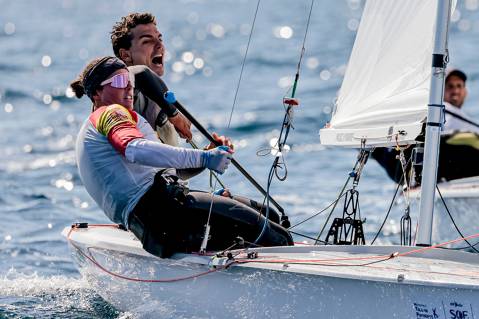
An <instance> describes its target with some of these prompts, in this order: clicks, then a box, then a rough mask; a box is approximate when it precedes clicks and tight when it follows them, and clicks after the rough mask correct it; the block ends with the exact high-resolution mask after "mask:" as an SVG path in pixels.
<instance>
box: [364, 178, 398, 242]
mask: <svg viewBox="0 0 479 319" xmlns="http://www.w3.org/2000/svg"><path fill="white" fill-rule="evenodd" d="M403 178H404V176H402V177H401V180H400V181H399V183H398V186H397V188H396V191H395V192H394V196H393V199H392V200H391V204H390V205H389V209H388V212H387V214H386V217H384V220H383V223H382V224H381V227H379V229H378V231H377V233H376V235H375V236H374V239H373V240H372V241H371V245H372V244H374V242H375V241H376V239H377V238H378V236H379V234H380V233H381V231H382V230H383V227H384V225H385V224H386V221H387V220H388V217H389V213H391V209H392V207H393V205H394V201H395V200H396V196H397V194H398V191H399V188H400V187H401V183H402V181H403Z"/></svg>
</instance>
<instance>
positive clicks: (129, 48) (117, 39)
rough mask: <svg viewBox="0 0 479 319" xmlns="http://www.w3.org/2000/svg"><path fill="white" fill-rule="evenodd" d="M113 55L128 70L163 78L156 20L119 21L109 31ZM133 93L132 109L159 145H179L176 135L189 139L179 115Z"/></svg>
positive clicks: (131, 17)
mask: <svg viewBox="0 0 479 319" xmlns="http://www.w3.org/2000/svg"><path fill="white" fill-rule="evenodd" d="M111 43H112V46H113V52H114V53H115V55H116V56H117V57H118V58H120V59H121V60H122V61H123V62H125V64H126V65H127V66H129V67H130V66H135V65H144V66H147V67H148V68H150V69H151V70H152V71H153V72H155V73H156V75H158V76H163V74H164V72H165V67H164V64H163V61H164V55H165V47H164V45H163V39H162V34H161V33H160V32H159V31H158V29H157V26H156V19H155V17H154V16H153V15H152V14H150V13H131V14H129V15H127V16H124V17H122V18H121V20H120V21H119V22H117V23H116V24H115V25H114V26H113V29H112V31H111ZM140 91H141V90H138V89H135V103H134V109H135V111H137V112H138V113H140V114H141V115H142V116H143V117H144V118H145V119H146V120H147V121H148V123H150V125H151V126H152V127H153V128H154V129H156V131H157V133H158V137H159V138H160V139H161V140H162V142H164V143H166V144H169V145H174V146H177V145H178V140H177V139H178V138H177V134H176V132H175V129H176V131H178V133H179V134H180V136H181V137H184V138H187V139H191V137H192V135H191V131H190V126H191V123H190V122H189V121H188V120H187V119H186V118H185V117H184V116H183V115H182V114H181V113H175V114H174V115H173V116H172V114H168V113H167V112H166V111H165V110H163V109H162V108H161V107H160V106H158V104H156V103H155V102H153V101H152V100H151V99H149V98H148V97H146V96H145V95H144V94H142V92H140Z"/></svg>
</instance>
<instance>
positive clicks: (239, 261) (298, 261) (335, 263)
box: [67, 224, 479, 283]
mask: <svg viewBox="0 0 479 319" xmlns="http://www.w3.org/2000/svg"><path fill="white" fill-rule="evenodd" d="M88 227H113V228H119V226H118V225H112V224H93V225H88ZM77 229H79V228H78V227H74V226H72V228H71V229H70V231H69V233H68V235H67V239H68V241H69V242H70V244H71V245H72V246H73V247H75V248H76V249H77V250H78V251H79V253H80V254H81V255H82V256H84V257H85V258H87V259H88V260H90V261H91V262H92V263H93V264H94V265H96V266H97V267H98V268H100V269H101V270H102V271H104V272H106V273H108V274H110V275H112V276H114V277H118V278H121V279H125V280H129V281H136V282H149V283H171V282H177V281H182V280H188V279H193V278H198V277H201V276H204V275H207V274H210V273H213V272H216V271H218V270H222V269H226V268H228V267H229V266H231V265H233V264H245V263H250V262H255V263H271V264H278V263H281V264H313V265H314V264H318V266H319V264H320V263H323V265H331V266H366V265H367V264H364V265H361V264H356V265H355V264H344V263H338V262H339V261H354V260H357V261H359V260H377V262H382V261H386V260H389V259H393V258H397V257H403V256H407V255H410V254H413V253H420V252H423V251H427V250H430V249H436V248H439V247H442V246H445V245H448V244H452V243H456V242H459V241H464V240H468V239H473V238H476V237H479V233H478V234H474V235H470V236H467V237H464V238H462V237H461V238H457V239H454V240H450V241H447V242H443V243H440V244H436V245H433V246H429V247H423V248H419V249H413V250H410V251H407V252H404V253H398V252H394V253H391V254H388V255H378V256H365V257H343V258H328V259H272V258H276V256H271V257H263V256H262V257H259V258H254V259H248V258H241V259H236V260H235V261H232V262H230V263H229V264H227V265H225V266H220V267H216V268H213V269H210V270H207V271H204V272H201V273H197V274H193V275H189V276H185V277H178V278H166V279H142V278H131V277H127V276H123V275H120V274H117V273H114V272H112V271H109V270H108V269H106V268H105V267H103V266H102V265H101V264H100V263H99V262H98V261H96V259H95V258H94V257H93V255H92V254H90V256H88V255H87V254H85V253H84V252H83V251H82V249H81V248H80V247H78V246H77V245H75V244H74V243H73V242H72V241H71V239H70V235H71V233H72V232H73V231H74V230H77Z"/></svg>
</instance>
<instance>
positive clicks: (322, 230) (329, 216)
mask: <svg viewBox="0 0 479 319" xmlns="http://www.w3.org/2000/svg"><path fill="white" fill-rule="evenodd" d="M360 162H361V157H360V156H359V155H358V157H357V160H356V163H355V164H354V167H353V169H352V171H351V173H349V175H348V178H347V179H346V182H345V183H344V185H343V188H342V189H341V191H340V192H339V196H338V200H337V201H336V202H335V204H334V206H333V208H332V209H331V211H330V212H329V215H328V217H327V218H326V221H325V222H324V224H323V227H322V228H321V231H320V232H319V234H318V236H317V237H316V241H315V242H314V244H315V245H316V244H317V243H318V242H319V241H320V240H319V238H320V237H321V235H322V234H323V232H324V230H325V229H326V226H327V225H328V222H329V219H330V218H331V216H332V215H333V213H334V210H335V209H336V206H337V204H338V203H339V198H341V197H342V196H344V195H345V193H344V191H345V190H346V187H347V186H348V184H349V181H350V180H351V178H353V174H352V173H353V172H355V171H356V169H357V168H358V165H359V164H360Z"/></svg>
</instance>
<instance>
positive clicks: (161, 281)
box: [67, 225, 235, 283]
mask: <svg viewBox="0 0 479 319" xmlns="http://www.w3.org/2000/svg"><path fill="white" fill-rule="evenodd" d="M95 226H109V227H113V228H119V227H118V226H117V225H89V226H88V227H95ZM77 229H79V228H77V227H73V226H72V228H71V229H70V231H69V232H68V235H67V240H68V242H69V243H70V244H71V245H72V246H73V247H74V248H75V249H76V250H77V251H78V253H79V254H80V255H82V256H83V257H85V258H86V259H88V260H89V261H90V262H92V264H94V265H95V266H96V267H98V268H99V269H100V270H101V271H103V272H105V273H107V274H109V275H111V276H113V277H116V278H120V279H124V280H128V281H134V282H146V283H173V282H178V281H183V280H188V279H194V278H198V277H201V276H205V275H208V274H211V273H214V272H216V271H218V270H223V269H226V268H228V267H229V266H231V265H232V264H234V263H235V261H232V262H231V263H229V264H227V265H225V266H217V267H216V268H212V269H209V270H207V271H203V272H200V273H196V274H192V275H188V276H184V277H173V278H162V279H144V278H133V277H128V276H124V275H120V274H117V273H115V272H113V271H110V270H108V269H106V268H105V267H104V266H102V265H101V264H100V263H99V262H98V261H97V260H96V259H95V257H93V254H92V253H91V251H90V250H91V249H94V247H87V250H88V252H89V255H88V254H86V253H85V252H84V251H83V250H82V249H81V248H80V247H79V246H77V245H76V244H75V243H73V241H72V240H71V238H70V236H71V233H72V232H73V231H74V230H77Z"/></svg>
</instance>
